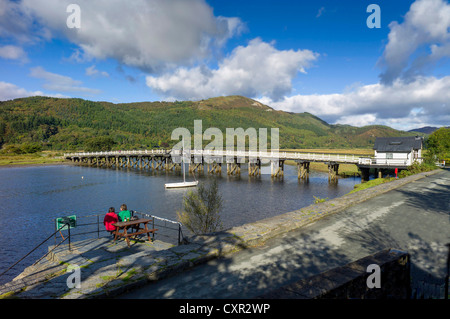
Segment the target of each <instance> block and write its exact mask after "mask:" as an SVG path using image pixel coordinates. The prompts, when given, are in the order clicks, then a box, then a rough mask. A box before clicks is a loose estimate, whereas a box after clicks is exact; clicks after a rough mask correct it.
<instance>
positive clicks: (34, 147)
mask: <svg viewBox="0 0 450 319" xmlns="http://www.w3.org/2000/svg"><path fill="white" fill-rule="evenodd" d="M41 150H42V145H41V144H39V143H25V144H22V145H6V146H4V147H3V149H2V151H1V153H3V154H13V155H21V154H34V153H37V152H40V151H41Z"/></svg>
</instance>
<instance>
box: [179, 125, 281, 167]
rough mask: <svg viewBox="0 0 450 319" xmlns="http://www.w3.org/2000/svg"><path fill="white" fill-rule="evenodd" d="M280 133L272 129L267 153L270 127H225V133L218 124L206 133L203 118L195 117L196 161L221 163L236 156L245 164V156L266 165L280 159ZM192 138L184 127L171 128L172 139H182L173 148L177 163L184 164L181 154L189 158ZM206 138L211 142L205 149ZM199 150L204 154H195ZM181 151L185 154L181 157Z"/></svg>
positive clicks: (239, 161)
mask: <svg viewBox="0 0 450 319" xmlns="http://www.w3.org/2000/svg"><path fill="white" fill-rule="evenodd" d="M279 134H280V132H279V129H278V128H271V129H270V152H268V150H267V146H268V134H267V128H259V129H258V131H257V130H256V129H255V128H253V127H251V128H247V129H246V130H244V129H243V128H226V133H225V135H224V134H223V132H222V131H221V130H220V129H219V128H216V127H210V128H208V129H206V130H205V131H204V132H203V126H202V120H194V138H193V140H194V145H193V146H194V147H193V150H194V154H193V157H194V163H201V162H202V161H204V162H206V163H213V162H216V163H222V162H223V159H224V158H225V159H226V160H227V161H228V160H231V159H234V158H235V157H236V156H237V160H238V163H244V162H245V160H246V159H256V158H259V159H260V160H261V162H262V163H263V164H267V163H269V162H270V160H272V161H273V160H277V159H278V157H279V156H278V155H279V153H278V152H279V147H280V143H279ZM191 137H192V135H191V132H190V131H189V130H188V129H187V128H184V127H178V128H176V129H174V130H173V131H172V135H171V139H172V140H179V141H180V142H178V143H176V144H175V145H174V146H173V148H172V151H171V154H172V160H173V162H174V163H181V161H182V157H190V155H191V147H192V145H191V144H192V142H191ZM204 140H207V141H211V140H212V141H211V142H210V143H209V144H208V145H206V146H205V148H203V141H204ZM224 142H225V145H226V149H225V150H224ZM196 151H201V154H198V156H196V154H197V153H196ZM182 153H183V155H182V156H180V155H181V154H182ZM269 155H270V156H269ZM269 157H270V160H269V159H268V158H269ZM188 160H189V159H188Z"/></svg>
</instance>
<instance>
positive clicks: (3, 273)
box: [0, 224, 70, 278]
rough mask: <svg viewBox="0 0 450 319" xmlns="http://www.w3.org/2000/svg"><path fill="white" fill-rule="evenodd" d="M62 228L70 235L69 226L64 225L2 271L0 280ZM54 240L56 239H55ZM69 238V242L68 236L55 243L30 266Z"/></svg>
mask: <svg viewBox="0 0 450 319" xmlns="http://www.w3.org/2000/svg"><path fill="white" fill-rule="evenodd" d="M64 227H68V230H69V234H70V225H69V224H64V225H62V226H61V227H60V228H59V229H57V230H56V231H55V232H54V233H53V234H51V235H50V236H48V237H47V239H45V240H44V241H43V242H41V243H40V244H39V245H37V246H36V247H34V248H33V249H32V250H30V252H29V253H27V254H26V255H25V256H23V257H22V258H20V259H19V260H18V261H16V262H15V263H14V264H13V265H12V266H10V267H9V268H8V269H6V270H5V271H3V272H2V273H1V274H0V278H1V277H2V276H3V275H5V274H6V273H7V272H8V271H10V270H11V269H13V268H14V267H15V266H16V265H17V264H18V263H20V262H21V261H22V260H24V259H25V258H27V257H28V256H29V255H31V253H33V252H34V251H35V250H36V249H38V248H39V247H41V246H42V245H44V244H45V243H46V242H47V241H49V240H50V239H51V238H52V237H53V236H55V235H56V234H57V233H58V232H59V231H61V230H62V229H63V228H64ZM55 238H56V237H55ZM68 238H69V241H70V235H69V236H68V237H67V238H63V240H61V241H60V242H59V243H58V244H56V242H55V246H54V247H53V248H52V249H51V250H49V251H48V252H47V253H46V254H45V255H43V256H42V257H41V258H39V259H38V260H36V261H35V262H34V263H33V264H32V266H34V265H36V264H37V263H38V262H40V261H41V260H42V259H43V258H45V257H46V256H47V255H48V254H50V253H51V252H52V251H53V250H55V249H56V248H57V247H58V246H59V245H61V244H62V243H63V242H65V241H66V240H67V239H68Z"/></svg>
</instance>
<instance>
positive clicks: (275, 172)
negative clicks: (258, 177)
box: [270, 160, 284, 177]
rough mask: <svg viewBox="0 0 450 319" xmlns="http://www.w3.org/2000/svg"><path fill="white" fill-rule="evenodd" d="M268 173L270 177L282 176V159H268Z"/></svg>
mask: <svg viewBox="0 0 450 319" xmlns="http://www.w3.org/2000/svg"><path fill="white" fill-rule="evenodd" d="M270 175H271V176H272V177H283V176H284V160H271V161H270Z"/></svg>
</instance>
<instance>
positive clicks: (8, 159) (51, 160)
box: [0, 151, 64, 166]
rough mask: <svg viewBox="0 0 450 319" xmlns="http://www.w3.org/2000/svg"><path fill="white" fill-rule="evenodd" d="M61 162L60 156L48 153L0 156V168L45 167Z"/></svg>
mask: <svg viewBox="0 0 450 319" xmlns="http://www.w3.org/2000/svg"><path fill="white" fill-rule="evenodd" d="M63 162H64V160H63V159H62V158H61V154H59V153H56V152H49V151H44V152H38V153H33V154H0V166H20V165H45V164H59V163H63Z"/></svg>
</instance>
